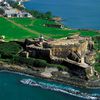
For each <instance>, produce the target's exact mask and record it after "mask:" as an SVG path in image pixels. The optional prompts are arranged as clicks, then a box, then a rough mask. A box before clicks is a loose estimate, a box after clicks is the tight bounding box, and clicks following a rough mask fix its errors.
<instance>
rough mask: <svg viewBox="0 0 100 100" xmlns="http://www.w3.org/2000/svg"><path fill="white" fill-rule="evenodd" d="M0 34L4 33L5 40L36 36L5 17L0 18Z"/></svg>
mask: <svg viewBox="0 0 100 100" xmlns="http://www.w3.org/2000/svg"><path fill="white" fill-rule="evenodd" d="M0 35H5V37H6V40H13V39H23V38H28V37H36V36H37V35H36V34H33V33H30V32H28V31H27V30H24V29H22V28H20V27H18V26H16V25H14V24H12V23H10V22H9V21H7V20H6V19H5V18H0Z"/></svg>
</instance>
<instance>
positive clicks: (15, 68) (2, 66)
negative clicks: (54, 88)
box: [0, 62, 100, 89]
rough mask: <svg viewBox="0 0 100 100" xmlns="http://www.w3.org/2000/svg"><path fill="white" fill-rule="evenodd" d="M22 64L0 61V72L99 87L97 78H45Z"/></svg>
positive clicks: (67, 83)
mask: <svg viewBox="0 0 100 100" xmlns="http://www.w3.org/2000/svg"><path fill="white" fill-rule="evenodd" d="M22 67H23V66H19V65H15V64H14V65H12V64H7V63H4V62H3V63H1V62H0V72H10V73H15V74H20V75H25V76H29V77H37V78H41V79H46V80H48V81H53V82H58V83H62V84H65V85H72V86H75V87H80V88H87V89H100V81H99V83H98V84H97V80H95V81H96V82H94V81H90V82H88V81H85V80H81V79H75V78H71V77H69V78H66V79H63V78H62V79H60V78H53V77H52V78H47V77H43V76H42V75H41V74H40V73H37V72H36V71H34V70H30V69H29V68H27V66H26V67H23V68H22Z"/></svg>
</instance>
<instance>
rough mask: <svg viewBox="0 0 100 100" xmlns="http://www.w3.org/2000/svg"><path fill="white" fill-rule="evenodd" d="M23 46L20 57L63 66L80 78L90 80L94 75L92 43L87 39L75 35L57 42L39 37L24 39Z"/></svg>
mask: <svg viewBox="0 0 100 100" xmlns="http://www.w3.org/2000/svg"><path fill="white" fill-rule="evenodd" d="M24 44H25V50H24V51H22V52H21V53H20V55H21V56H24V57H26V58H28V57H33V58H40V59H45V60H47V61H48V62H50V63H56V64H61V65H64V66H66V67H68V69H69V72H70V73H71V74H73V75H76V76H78V77H80V78H84V79H86V78H91V77H92V76H93V75H94V69H93V67H92V66H91V64H92V63H94V62H95V59H94V55H95V53H94V52H93V44H94V43H93V42H92V40H91V38H89V37H80V36H79V35H75V36H71V37H67V38H62V39H58V40H45V39H44V37H43V36H41V37H40V38H38V39H26V40H25V42H24Z"/></svg>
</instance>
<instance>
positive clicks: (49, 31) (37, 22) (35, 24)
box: [11, 18, 98, 38]
mask: <svg viewBox="0 0 100 100" xmlns="http://www.w3.org/2000/svg"><path fill="white" fill-rule="evenodd" d="M11 20H13V21H14V22H16V23H19V24H21V25H23V26H24V27H27V28H29V29H31V30H36V31H38V32H40V33H41V34H44V35H47V36H48V37H51V38H61V37H65V36H69V35H72V34H76V33H80V34H81V35H82V36H96V35H98V33H96V32H94V31H83V30H68V29H66V30H65V29H58V28H50V27H45V26H44V24H55V23H54V22H53V21H47V20H42V19H29V18H21V19H20V18H13V19H11Z"/></svg>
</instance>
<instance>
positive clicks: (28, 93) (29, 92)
mask: <svg viewBox="0 0 100 100" xmlns="http://www.w3.org/2000/svg"><path fill="white" fill-rule="evenodd" d="M27 78H31V79H32V80H34V81H39V82H43V83H46V84H47V83H48V84H53V85H56V86H60V87H61V86H62V87H70V88H73V89H77V90H80V91H81V92H87V93H90V94H93V93H98V94H100V89H84V88H78V87H74V86H68V85H63V84H60V83H57V82H50V81H47V80H43V79H40V78H35V77H29V76H25V75H19V74H15V73H9V72H0V100H86V99H82V98H79V97H75V96H71V95H69V94H66V93H61V92H55V91H51V90H46V89H42V88H39V87H31V86H29V85H24V84H22V83H20V80H22V79H27Z"/></svg>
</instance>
